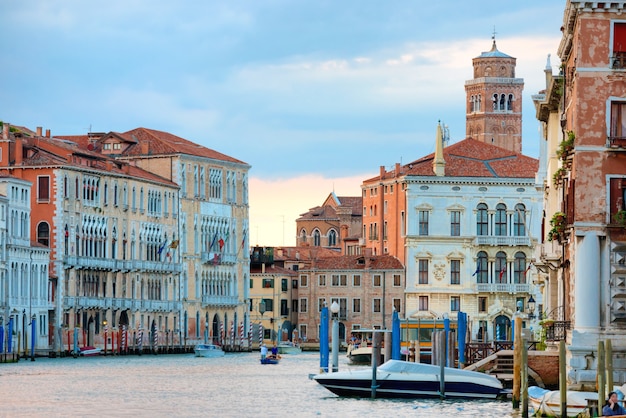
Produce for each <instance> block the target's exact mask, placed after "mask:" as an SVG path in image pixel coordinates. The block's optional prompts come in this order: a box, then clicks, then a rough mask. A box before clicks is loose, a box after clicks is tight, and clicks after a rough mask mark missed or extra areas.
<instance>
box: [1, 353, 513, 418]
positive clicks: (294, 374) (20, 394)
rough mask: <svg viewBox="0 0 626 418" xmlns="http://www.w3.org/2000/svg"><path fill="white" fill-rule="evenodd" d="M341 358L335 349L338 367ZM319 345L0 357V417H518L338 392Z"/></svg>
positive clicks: (469, 405)
mask: <svg viewBox="0 0 626 418" xmlns="http://www.w3.org/2000/svg"><path fill="white" fill-rule="evenodd" d="M348 367H354V368H356V367H366V366H349V365H348V364H347V361H346V359H345V355H341V356H340V360H339V369H340V370H345V369H347V368H348ZM318 371H319V353H302V354H291V355H290V354H286V355H283V358H282V360H281V362H280V364H278V365H261V364H260V363H259V353H258V352H256V353H237V354H234V353H233V354H230V353H228V354H226V356H225V357H223V358H216V359H209V358H198V357H194V355H193V354H177V355H143V356H123V357H113V356H107V357H104V356H101V357H81V358H76V359H75V358H71V357H69V358H57V359H48V358H37V359H36V361H34V362H33V361H30V360H22V361H20V362H18V363H5V364H0V417H61V416H62V417H109V416H129V417H207V416H208V417H240V418H247V417H294V418H295V417H298V418H299V417H355V418H356V417H367V416H371V417H391V416H394V417H421V416H423V417H452V416H453V417H455V418H456V417H512V416H514V417H519V416H520V415H519V413H517V412H513V410H512V408H511V403H510V401H458V400H454V401H452V400H444V401H440V400H415V401H401V400H382V399H381V400H370V399H347V398H339V397H337V396H335V395H333V394H332V393H331V392H329V391H328V390H326V389H324V388H323V387H322V386H320V385H319V384H318V383H316V382H315V381H314V380H310V379H309V374H312V373H317V372H318Z"/></svg>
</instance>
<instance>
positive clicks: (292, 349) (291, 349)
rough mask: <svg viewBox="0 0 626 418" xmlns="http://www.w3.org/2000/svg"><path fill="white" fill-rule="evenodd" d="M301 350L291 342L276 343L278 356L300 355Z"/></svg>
mask: <svg viewBox="0 0 626 418" xmlns="http://www.w3.org/2000/svg"><path fill="white" fill-rule="evenodd" d="M301 352H302V349H301V348H300V346H299V345H298V344H294V343H293V342H291V341H281V342H280V343H278V354H300V353H301Z"/></svg>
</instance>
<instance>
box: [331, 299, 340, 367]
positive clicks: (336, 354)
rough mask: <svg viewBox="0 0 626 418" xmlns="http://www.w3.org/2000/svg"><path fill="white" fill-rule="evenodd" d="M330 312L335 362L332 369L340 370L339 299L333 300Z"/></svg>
mask: <svg viewBox="0 0 626 418" xmlns="http://www.w3.org/2000/svg"><path fill="white" fill-rule="evenodd" d="M330 312H331V314H332V318H333V335H332V344H333V364H332V371H333V372H336V371H339V304H338V303H337V301H333V303H332V304H331V305H330Z"/></svg>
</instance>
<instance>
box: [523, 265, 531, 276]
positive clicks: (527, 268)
mask: <svg viewBox="0 0 626 418" xmlns="http://www.w3.org/2000/svg"><path fill="white" fill-rule="evenodd" d="M532 266H533V263H528V267H526V270H524V277H526V273H528V270H530V268H531V267H532Z"/></svg>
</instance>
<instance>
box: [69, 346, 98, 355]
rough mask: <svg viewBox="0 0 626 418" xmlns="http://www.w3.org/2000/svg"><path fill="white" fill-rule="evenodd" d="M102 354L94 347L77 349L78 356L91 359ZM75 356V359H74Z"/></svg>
mask: <svg viewBox="0 0 626 418" xmlns="http://www.w3.org/2000/svg"><path fill="white" fill-rule="evenodd" d="M100 354H102V349H101V348H99V347H94V346H90V345H88V346H85V347H81V348H79V349H78V353H77V354H76V355H78V356H84V357H91V356H99V355H100ZM76 355H75V357H76Z"/></svg>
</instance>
